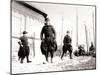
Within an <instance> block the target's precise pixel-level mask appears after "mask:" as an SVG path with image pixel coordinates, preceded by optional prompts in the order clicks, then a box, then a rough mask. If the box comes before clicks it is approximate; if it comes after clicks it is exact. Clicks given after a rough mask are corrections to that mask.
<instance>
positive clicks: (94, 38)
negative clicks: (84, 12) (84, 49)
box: [92, 10, 95, 45]
mask: <svg viewBox="0 0 100 75" xmlns="http://www.w3.org/2000/svg"><path fill="white" fill-rule="evenodd" d="M92 22H93V43H94V45H95V26H94V11H93V10H92Z"/></svg>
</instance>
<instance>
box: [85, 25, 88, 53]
mask: <svg viewBox="0 0 100 75" xmlns="http://www.w3.org/2000/svg"><path fill="white" fill-rule="evenodd" d="M84 26H85V34H86V45H87V54H88V52H89V51H88V49H89V48H88V34H87V27H86V25H85V24H84Z"/></svg>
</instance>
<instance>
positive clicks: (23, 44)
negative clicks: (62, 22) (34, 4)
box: [18, 18, 72, 63]
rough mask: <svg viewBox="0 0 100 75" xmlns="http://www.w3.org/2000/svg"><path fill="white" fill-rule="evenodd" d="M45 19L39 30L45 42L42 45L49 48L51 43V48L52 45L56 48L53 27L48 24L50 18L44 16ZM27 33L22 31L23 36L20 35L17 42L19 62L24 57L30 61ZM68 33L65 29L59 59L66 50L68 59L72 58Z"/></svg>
mask: <svg viewBox="0 0 100 75" xmlns="http://www.w3.org/2000/svg"><path fill="white" fill-rule="evenodd" d="M45 21H46V23H45V25H44V26H43V28H42V30H41V34H40V38H41V40H42V41H44V42H45V44H46V45H45V46H44V47H45V48H47V49H49V46H50V45H51V46H52V48H53V47H54V48H56V49H57V47H55V44H56V45H57V43H56V32H55V29H54V28H53V26H52V25H50V23H49V21H50V19H49V18H46V20H45ZM27 33H28V32H26V31H24V32H23V36H21V37H20V42H19V45H20V49H19V53H18V56H19V59H21V61H20V62H21V63H23V60H24V58H25V57H26V58H27V63H29V62H31V61H30V60H29V53H30V49H29V46H28V38H27ZM69 33H70V32H69V31H67V35H65V37H64V40H63V43H64V45H63V53H62V56H61V59H62V57H63V55H64V53H66V51H67V50H68V51H69V53H70V59H72V46H71V41H72V40H71V37H70V36H69ZM54 43H55V44H54ZM21 48H22V50H23V51H21ZM23 52H24V56H22V55H23ZM50 53H51V54H52V51H50ZM47 55H48V54H47Z"/></svg>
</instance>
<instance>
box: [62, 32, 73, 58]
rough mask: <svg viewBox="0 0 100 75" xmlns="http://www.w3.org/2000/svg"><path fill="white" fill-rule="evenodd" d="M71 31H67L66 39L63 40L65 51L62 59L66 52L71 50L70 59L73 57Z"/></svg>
mask: <svg viewBox="0 0 100 75" xmlns="http://www.w3.org/2000/svg"><path fill="white" fill-rule="evenodd" d="M69 33H70V32H69V31H67V35H65V37H64V40H63V44H64V45H63V53H62V56H61V59H62V58H63V56H64V54H66V52H67V51H69V54H70V59H72V45H71V42H72V40H71V37H70V36H69Z"/></svg>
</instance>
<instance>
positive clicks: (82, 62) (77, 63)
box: [12, 56, 96, 74]
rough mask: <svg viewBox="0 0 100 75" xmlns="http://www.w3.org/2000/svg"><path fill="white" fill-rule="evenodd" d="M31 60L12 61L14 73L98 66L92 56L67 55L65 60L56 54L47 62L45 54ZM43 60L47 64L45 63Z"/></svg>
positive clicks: (93, 67)
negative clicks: (29, 61) (51, 60)
mask: <svg viewBox="0 0 100 75" xmlns="http://www.w3.org/2000/svg"><path fill="white" fill-rule="evenodd" d="M49 60H50V58H49ZM31 61H32V62H31V63H27V62H26V59H25V60H24V63H23V64H21V63H20V62H19V61H12V74H17V73H18V74H19V73H36V72H50V71H64V70H66V71H68V70H80V69H81V70H83V69H95V68H96V62H95V58H93V57H91V56H80V57H75V56H74V57H73V59H69V56H65V57H64V58H63V60H61V59H60V57H58V56H55V57H54V58H53V63H50V61H49V63H47V62H46V61H45V58H44V56H43V57H42V58H38V59H37V58H31ZM43 62H45V63H46V64H43Z"/></svg>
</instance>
